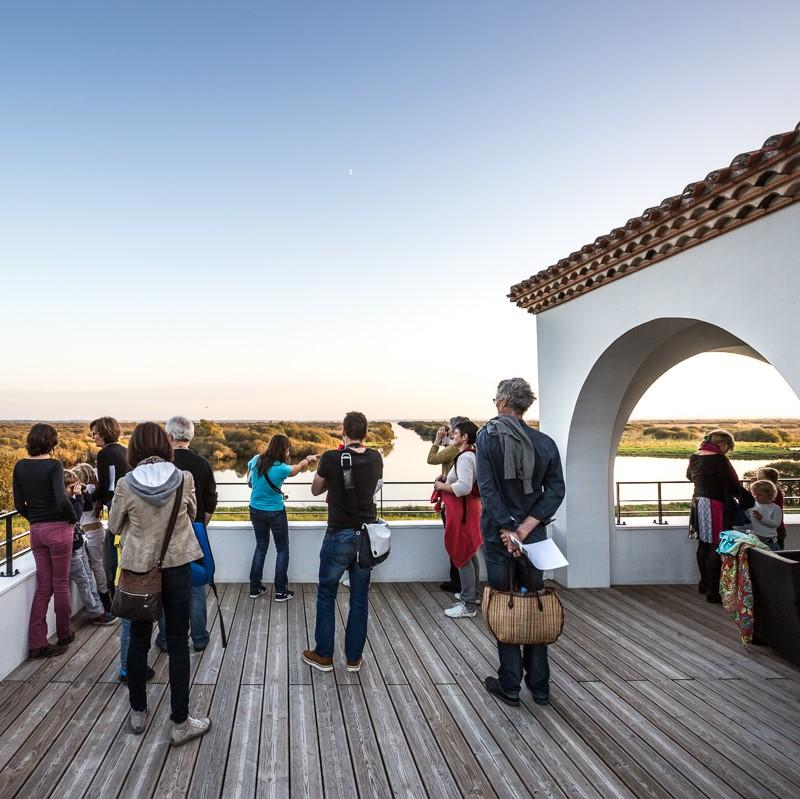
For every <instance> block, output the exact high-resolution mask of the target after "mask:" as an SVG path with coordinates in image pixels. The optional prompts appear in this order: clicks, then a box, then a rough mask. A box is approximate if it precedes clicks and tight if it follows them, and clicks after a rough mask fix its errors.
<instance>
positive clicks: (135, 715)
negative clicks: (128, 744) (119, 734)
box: [128, 710, 147, 735]
mask: <svg viewBox="0 0 800 799" xmlns="http://www.w3.org/2000/svg"><path fill="white" fill-rule="evenodd" d="M128 719H129V720H130V724H131V731H132V732H134V733H136V735H141V734H142V733H143V732H144V728H145V727H146V726H147V711H146V710H131V714H130V716H128Z"/></svg>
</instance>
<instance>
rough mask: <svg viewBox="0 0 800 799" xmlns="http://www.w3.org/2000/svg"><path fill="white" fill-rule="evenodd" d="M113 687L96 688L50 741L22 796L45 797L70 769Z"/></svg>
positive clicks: (8, 785) (7, 783) (7, 785)
mask: <svg viewBox="0 0 800 799" xmlns="http://www.w3.org/2000/svg"><path fill="white" fill-rule="evenodd" d="M114 691H115V688H114V686H113V685H107V684H98V685H95V686H94V687H93V688H92V689H91V690H90V691H89V693H88V695H87V696H86V699H85V700H84V702H83V703H82V704H81V706H80V707H79V708H78V710H77V712H76V713H75V714H74V716H73V717H72V718H71V719H70V720H69V721H68V722H67V724H66V725H65V726H64V729H63V730H62V731H61V733H60V734H59V735H58V736H57V737H56V738H55V740H54V741H52V744H51V746H50V747H49V748H48V750H47V753H46V754H45V755H44V756H43V757H41V758H40V759H39V762H38V765H37V766H36V768H35V769H34V770H33V772H32V773H31V775H30V776H29V777H28V779H27V780H26V781H25V783H24V785H22V787H21V788H20V789H19V792H20V794H21V795H22V796H48V795H49V794H50V791H51V790H52V789H53V788H54V787H55V785H56V783H58V781H59V780H60V779H61V777H62V775H63V774H64V772H65V771H66V770H67V768H69V766H70V763H71V762H72V759H73V757H74V756H75V753H76V752H77V751H78V750H79V749H80V747H81V745H82V744H83V741H84V739H85V738H86V736H87V735H88V734H90V731H91V729H92V727H94V725H95V722H96V721H97V719H98V717H99V716H100V715H101V714H102V712H103V710H104V709H105V707H106V705H107V704H108V701H109V699H110V698H111V696H112V695H113V693H114ZM12 784H13V782H12V780H4V782H3V790H4V791H6V790H10V789H11V787H12Z"/></svg>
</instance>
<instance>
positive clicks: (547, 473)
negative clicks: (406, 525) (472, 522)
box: [477, 377, 564, 706]
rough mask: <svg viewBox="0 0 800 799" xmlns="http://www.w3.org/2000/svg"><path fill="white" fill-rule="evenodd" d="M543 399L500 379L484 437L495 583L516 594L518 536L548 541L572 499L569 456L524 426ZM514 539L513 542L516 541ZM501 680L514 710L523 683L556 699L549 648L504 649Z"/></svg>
mask: <svg viewBox="0 0 800 799" xmlns="http://www.w3.org/2000/svg"><path fill="white" fill-rule="evenodd" d="M535 399H536V397H535V396H534V393H533V391H532V390H531V387H530V385H529V384H528V383H527V381H525V380H523V379H522V378H521V377H512V378H510V379H508V380H502V381H500V384H499V385H498V387H497V396H496V397H495V400H494V402H495V407H496V408H497V416H495V417H494V418H493V419H491V420H490V421H489V422H487V424H486V426H485V427H483V428H482V429H481V431H480V432H479V433H478V440H477V461H478V487H479V488H480V492H481V502H482V503H483V513H482V515H481V533H482V534H483V541H484V545H485V554H486V570H487V576H488V579H489V585H490V586H491V587H492V588H497V589H499V590H508V589H509V588H511V587H512V586H510V585H509V581H510V577H509V573H510V569H511V571H512V572H513V568H511V567H512V564H511V560H512V557H518V556H520V554H521V553H520V550H519V549H518V548H517V547H516V546H515V545H514V543H513V537H515V538H516V539H517V540H519V541H527V543H529V544H532V543H536V542H537V541H544V540H545V539H546V538H547V524H548V522H550V521H551V520H552V517H553V515H554V514H555V512H556V510H557V509H558V507H559V505H560V504H561V502H562V500H563V499H564V476H563V474H562V470H561V457H560V456H559V453H558V448H557V447H556V445H555V442H554V441H553V440H552V439H551V438H550V437H549V436H546V435H544V433H540V432H539V431H538V430H534V429H533V428H532V427H529V426H528V425H527V424H525V423H524V422H523V421H522V417H523V415H524V414H525V412H526V411H527V410H528V408H530V406H531V405H533V403H534V401H535ZM512 534H513V537H512ZM530 571H531V572H532V574H533V585H531V586H529V587H531V588H540V587H541V585H542V572H541V571H540V570H538V569H531V570H530ZM497 652H498V655H499V657H500V667H499V669H498V671H497V677H487V678H486V680H485V681H484V685H485V686H486V689H487V690H488V691H489V693H491V694H493V695H494V696H496V697H498V698H499V699H500V700H501V701H503V702H505V703H506V704H509V705H512V706H517V705H519V692H520V687H521V683H522V679H523V669H524V677H525V684H526V685H527V686H528V688H529V689H530V691H531V693H532V694H533V699H534V701H535V702H536V703H537V704H540V705H545V704H547V702H548V698H549V694H550V667H549V665H548V662H547V647H546V646H542V645H539V646H523V647H520V646H516V645H513V644H501V643H499V642H498V644H497Z"/></svg>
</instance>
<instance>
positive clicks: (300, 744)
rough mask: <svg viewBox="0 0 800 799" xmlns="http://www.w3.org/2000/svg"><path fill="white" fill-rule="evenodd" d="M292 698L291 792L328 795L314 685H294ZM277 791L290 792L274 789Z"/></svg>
mask: <svg viewBox="0 0 800 799" xmlns="http://www.w3.org/2000/svg"><path fill="white" fill-rule="evenodd" d="M298 604H299V603H298ZM289 700H290V702H291V704H292V723H291V729H290V736H289V741H290V744H289V746H290V750H289V757H288V758H287V760H288V761H289V766H290V769H289V771H290V781H291V795H292V796H323V795H325V796H327V795H328V794H327V793H324V791H323V787H322V766H321V759H320V752H319V741H318V739H317V725H316V722H315V720H314V689H313V687H312V686H310V685H290V686H289ZM273 795H276V796H280V795H283V796H286V795H287V794H281V793H277V792H273ZM353 795H355V793H354V794H353Z"/></svg>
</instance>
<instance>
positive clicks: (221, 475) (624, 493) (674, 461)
mask: <svg viewBox="0 0 800 799" xmlns="http://www.w3.org/2000/svg"><path fill="white" fill-rule="evenodd" d="M392 428H393V429H394V432H395V441H394V447H393V448H392V451H391V452H390V453H389V454H388V455H387V456H386V457H385V458H384V467H383V479H384V481H385V482H387V483H406V482H409V483H411V482H413V483H415V484H414V485H387V486H385V487H384V489H383V498H384V502H391V503H392V504H395V505H402V504H408V503H416V504H420V503H425V502H427V501H428V499H429V498H430V491H431V484H432V483H433V480H434V479H435V478H436V476H437V474H438V469H437V468H436V467H435V466H428V464H427V463H426V462H425V461H426V458H427V455H428V451H429V450H430V443H429V442H427V441H423V440H422V439H421V438H420V437H419V436H418V435H417V434H416V433H415V432H413V431H412V430H408V429H406V428H405V427H401V426H400V425H399V424H397V423H396V422H392ZM686 463H687V461H686V459H685V458H645V457H618V458H617V459H616V461H615V465H614V480H615V481H620V482H628V481H658V480H662V481H664V480H680V481H684V480H685V479H686ZM732 463H733V466H734V468H735V469H736V471H737V473H738V474H739V476H740V477H741V476H742V475H743V474H744V473H745V472H746V471H749V470H751V469H757V468H759V467H760V466H766V464H767V463H768V461H741V460H738V461H737V460H734V461H732ZM215 476H216V478H217V483H218V484H221V485H219V497H220V500H221V501H222V502H224V503H225V504H231V503H233V504H241V505H246V504H247V502H248V499H249V497H250V490H249V489H248V487H247V485H246V484H244V482H243V480H244V478H242V477H240V476H237V474H236V472H235V471H234V470H233V469H219V470H216V471H215ZM310 480H311V474H310V473H306V474H301V475H298V476H297V477H294V478H292V479H290V480H287V481H286V482H285V483H284V489H285V491H286V493H287V494H289V497H290V499H291V501H292V504H293V505H294V504H312V503H314V504H319V503H320V500H319V498H314V497H313V496H312V495H311V490H310V487H309V486H308V485H303V483H309V482H310ZM225 483H237V485H225ZM567 489H569V486H567ZM656 492H657V489H656V486H655V485H653V484H651V485H623V486H621V487H620V493H621V497H622V500H623V501H624V502H633V501H640V502H647V501H655V499H656V496H657V493H656ZM662 495H663V498H664V499H687V498H688V497H689V496H691V490H690V487H689V485H688V484H684V485H664V486H662Z"/></svg>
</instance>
